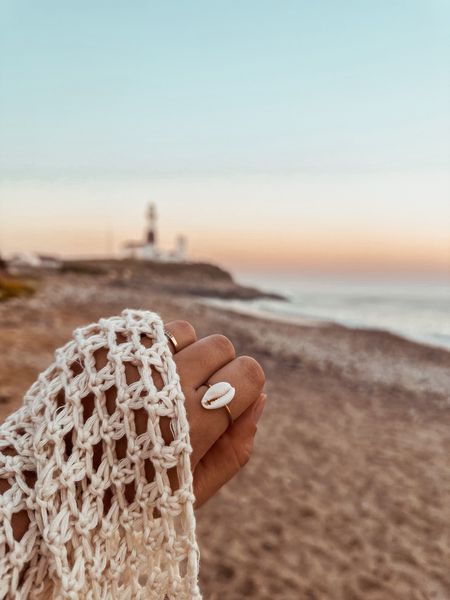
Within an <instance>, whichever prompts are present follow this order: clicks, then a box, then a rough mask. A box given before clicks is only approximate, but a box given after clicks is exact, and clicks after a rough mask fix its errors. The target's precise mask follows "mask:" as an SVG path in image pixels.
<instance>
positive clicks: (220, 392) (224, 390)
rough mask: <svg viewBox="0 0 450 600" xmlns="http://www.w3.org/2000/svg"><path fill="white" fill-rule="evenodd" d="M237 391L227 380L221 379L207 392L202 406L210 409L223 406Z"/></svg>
mask: <svg viewBox="0 0 450 600" xmlns="http://www.w3.org/2000/svg"><path fill="white" fill-rule="evenodd" d="M235 393H236V390H235V389H234V387H233V386H232V385H230V384H229V383H228V382H227V381H219V383H215V384H214V385H212V386H211V387H210V388H208V390H207V391H206V392H205V395H204V396H203V398H202V406H203V408H206V409H208V410H211V409H213V408H221V407H222V406H225V404H228V403H229V402H231V401H232V400H233V398H234V395H235Z"/></svg>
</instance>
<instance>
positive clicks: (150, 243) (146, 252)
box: [122, 202, 186, 262]
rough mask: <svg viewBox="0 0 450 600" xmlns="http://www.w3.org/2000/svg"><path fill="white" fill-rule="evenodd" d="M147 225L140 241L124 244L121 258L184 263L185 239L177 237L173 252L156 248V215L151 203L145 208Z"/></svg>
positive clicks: (153, 205)
mask: <svg viewBox="0 0 450 600" xmlns="http://www.w3.org/2000/svg"><path fill="white" fill-rule="evenodd" d="M146 217H147V224H146V227H145V235H144V239H143V240H142V241H129V242H126V243H125V245H124V248H123V252H122V256H123V257H124V258H132V259H134V260H148V261H158V262H185V261H186V238H185V237H184V236H182V235H180V236H178V238H177V241H176V246H175V248H174V249H173V250H169V251H167V250H163V249H161V248H158V244H157V242H158V235H157V228H156V221H157V214H156V205H155V204H154V203H153V202H151V203H150V204H149V205H148V208H147V213H146Z"/></svg>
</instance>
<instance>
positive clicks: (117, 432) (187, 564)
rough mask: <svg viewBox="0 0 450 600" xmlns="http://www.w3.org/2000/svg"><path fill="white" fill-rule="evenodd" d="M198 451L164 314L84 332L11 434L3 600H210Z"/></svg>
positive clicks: (134, 315)
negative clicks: (193, 460) (194, 458)
mask: <svg viewBox="0 0 450 600" xmlns="http://www.w3.org/2000/svg"><path fill="white" fill-rule="evenodd" d="M102 349H106V352H105V351H103V357H104V358H103V362H102V363H101V364H100V360H99V356H100V353H99V351H101V350H102ZM126 363H131V364H132V365H133V366H134V367H136V369H137V371H138V374H139V375H138V377H134V378H131V379H133V381H127V377H126V372H125V365H126ZM155 372H158V373H159V374H160V376H161V378H162V381H163V386H162V388H161V389H158V388H157V385H156V383H155V380H156V378H155V377H154V373H155ZM136 411H138V413H140V414H141V416H142V415H144V420H143V422H144V426H142V420H141V425H139V423H138V419H136V418H135V417H136V415H137V414H138V413H137V412H136ZM164 419H166V420H167V423H169V420H170V429H169V428H166V429H169V431H171V433H172V435H171V437H172V438H173V439H171V440H167V433H166V434H165V437H166V441H165V439H164V436H163V432H162V427H161V426H162V424H163V421H164ZM145 421H146V425H145ZM190 453H191V446H190V442H189V427H188V421H187V418H186V411H185V406H184V396H183V393H182V390H181V387H180V381H179V377H178V374H177V372H176V368H175V362H174V360H173V358H172V354H171V352H170V349H169V347H168V343H167V340H166V337H165V335H164V328H163V323H162V321H161V319H160V318H159V317H158V315H156V314H154V313H151V312H147V311H134V310H126V311H124V312H123V313H122V315H121V316H120V317H113V318H110V319H102V320H100V321H99V322H98V323H96V324H93V325H89V326H87V327H84V328H81V329H78V330H76V331H75V332H74V339H73V340H72V341H70V342H69V343H68V344H67V345H66V346H64V347H63V348H61V349H59V350H57V351H56V354H55V361H54V363H53V364H52V365H51V366H50V367H49V368H48V369H47V370H46V371H45V372H44V373H42V374H41V375H39V377H38V379H37V381H36V382H35V383H34V384H33V385H32V387H31V388H30V390H29V392H28V393H27V394H26V396H25V401H24V405H23V407H22V408H21V409H20V410H18V411H17V412H16V413H14V414H13V415H11V416H10V417H9V418H8V419H7V420H6V422H5V423H4V424H3V425H2V426H1V427H0V483H1V482H3V488H2V489H3V493H2V494H1V495H0V598H1V599H4V598H7V599H12V598H14V599H33V600H34V599H35V598H36V599H38V598H70V599H73V600H75V599H76V600H78V599H81V598H82V599H85V598H86V599H92V600H94V599H96V600H97V599H102V600H111V599H115V598H117V599H133V600H135V599H144V598H145V599H146V600H152V599H155V600H164V599H165V598H168V599H177V600H188V599H189V600H193V599H195V600H197V599H200V597H201V596H200V592H199V588H198V584H197V576H198V547H197V543H196V538H195V519H194V511H193V503H194V495H193V489H192V472H191V467H190ZM175 473H176V474H177V477H175V476H174V475H175ZM176 479H178V483H177V484H176V485H174V484H173V481H174V480H175V481H176ZM171 481H172V484H171ZM5 484H7V485H5ZM5 488H7V489H5ZM172 488H174V489H172ZM24 510H25V511H26V512H27V514H28V517H29V521H30V522H29V525H28V527H27V529H26V531H25V533H24V534H23V536H22V537H21V539H20V540H16V539H14V535H13V529H12V524H13V523H14V520H15V519H18V517H17V513H18V512H19V511H24Z"/></svg>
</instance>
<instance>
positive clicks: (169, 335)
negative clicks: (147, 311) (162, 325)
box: [164, 329, 178, 354]
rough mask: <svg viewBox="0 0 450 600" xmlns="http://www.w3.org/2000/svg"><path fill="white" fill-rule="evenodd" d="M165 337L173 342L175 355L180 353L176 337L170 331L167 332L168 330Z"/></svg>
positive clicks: (165, 331)
mask: <svg viewBox="0 0 450 600" xmlns="http://www.w3.org/2000/svg"><path fill="white" fill-rule="evenodd" d="M164 335H165V336H166V338H167V339H168V340H169V342H172V346H173V349H174V354H175V352H178V342H177V340H176V339H175V336H174V335H173V334H172V333H170V331H167V329H165V330H164Z"/></svg>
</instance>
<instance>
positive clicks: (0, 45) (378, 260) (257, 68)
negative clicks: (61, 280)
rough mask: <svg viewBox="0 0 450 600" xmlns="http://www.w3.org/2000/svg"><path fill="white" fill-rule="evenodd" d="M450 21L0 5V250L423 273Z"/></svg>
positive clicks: (431, 234) (275, 6) (414, 5)
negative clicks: (155, 236)
mask: <svg viewBox="0 0 450 600" xmlns="http://www.w3.org/2000/svg"><path fill="white" fill-rule="evenodd" d="M449 18H450V4H449V3H448V2H444V1H443V0H430V1H428V2H424V1H420V2H419V1H415V0H411V1H410V2H408V3H405V2H391V1H387V0H384V1H380V2H377V3H375V2H372V3H362V2H357V1H356V0H355V1H348V2H343V3H341V2H334V1H332V0H329V1H325V0H321V1H318V2H306V1H304V2H303V1H298V0H295V1H292V2H291V1H283V2H276V1H275V0H272V1H270V2H269V1H264V0H258V1H251V0H248V1H247V2H241V3H238V2H235V3H233V2H231V3H230V2H224V1H223V2H222V1H219V2H210V1H208V2H206V1H204V2H203V1H196V2H181V1H173V2H151V1H139V0H135V1H134V2H132V3H130V2H125V1H117V2H106V1H103V0H95V1H92V0H90V1H89V2H88V1H78V2H74V3H68V2H66V3H62V2H59V1H47V0H41V1H40V2H33V1H31V0H29V1H24V0H14V1H13V0H10V1H9V0H3V1H2V2H0V57H1V58H0V87H1V90H2V92H1V95H0V131H1V138H0V171H1V184H0V251H1V252H3V253H5V254H10V253H12V252H16V251H24V250H37V251H40V252H45V253H57V254H60V255H72V256H74V255H77V256H79V255H91V254H96V255H104V254H105V253H109V252H115V253H118V252H119V250H120V247H121V245H122V244H123V242H124V241H125V240H127V239H137V238H139V237H140V236H141V235H142V234H143V229H144V226H145V222H144V213H145V208H146V205H147V203H148V202H149V201H150V200H153V201H154V202H156V203H157V206H158V212H159V222H160V228H161V244H162V245H163V246H164V247H170V245H171V244H173V241H174V238H175V236H176V235H177V234H179V233H184V234H185V235H186V236H187V237H188V240H189V249H190V253H191V255H192V256H193V258H196V259H207V260H212V261H216V262H220V263H221V264H223V265H225V266H227V267H231V268H233V269H238V270H239V269H241V270H248V271H251V270H259V271H270V272H275V271H277V270H279V271H286V272H296V271H300V270H319V271H321V270H324V271H339V270H344V271H346V270H356V271H362V272H365V271H369V272H371V271H377V272H378V271H379V272H383V271H385V272H388V271H389V272H393V271H399V272H405V271H407V272H421V273H424V272H429V273H434V272H439V273H443V272H445V271H446V270H447V269H448V268H449V256H450V234H449V231H450V178H449V161H450V114H449V112H450V111H449V106H450V92H449V90H450V85H449V84H450V78H449V73H450V65H449V58H448V57H449V56H450V46H449V42H448V40H449V27H448V22H449Z"/></svg>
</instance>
